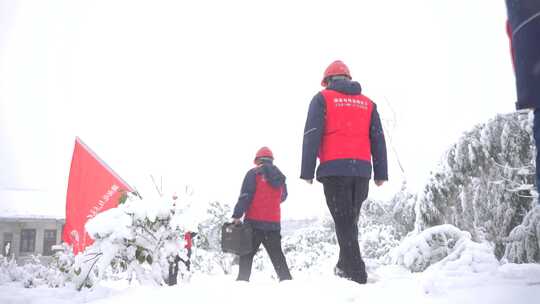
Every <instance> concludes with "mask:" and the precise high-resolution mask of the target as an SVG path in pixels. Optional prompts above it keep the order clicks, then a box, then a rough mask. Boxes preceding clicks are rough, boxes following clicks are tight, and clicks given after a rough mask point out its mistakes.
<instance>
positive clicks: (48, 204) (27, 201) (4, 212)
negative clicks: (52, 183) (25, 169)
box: [0, 188, 65, 219]
mask: <svg viewBox="0 0 540 304" xmlns="http://www.w3.org/2000/svg"><path fill="white" fill-rule="evenodd" d="M0 218H14V219H22V218H25V219H28V218H30V219H63V218H65V203H58V202H52V200H51V196H50V194H49V193H48V192H47V191H43V190H36V189H14V188H8V189H5V188H4V189H0Z"/></svg>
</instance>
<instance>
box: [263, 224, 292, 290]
mask: <svg viewBox="0 0 540 304" xmlns="http://www.w3.org/2000/svg"><path fill="white" fill-rule="evenodd" d="M262 243H263V246H264V248H265V249H266V252H268V255H269V256H270V261H272V265H273V266H274V269H275V270H276V274H277V276H278V278H279V280H280V281H284V280H292V277H291V273H290V271H289V266H287V260H285V255H284V254H283V250H282V249H281V234H280V232H279V231H264V238H263V241H262Z"/></svg>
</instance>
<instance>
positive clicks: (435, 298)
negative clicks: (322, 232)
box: [0, 264, 540, 304]
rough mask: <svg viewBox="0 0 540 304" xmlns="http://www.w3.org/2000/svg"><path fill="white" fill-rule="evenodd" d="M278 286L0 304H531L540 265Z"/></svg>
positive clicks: (231, 284)
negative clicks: (355, 281)
mask: <svg viewBox="0 0 540 304" xmlns="http://www.w3.org/2000/svg"><path fill="white" fill-rule="evenodd" d="M293 275H294V278H295V279H294V280H293V281H289V282H282V283H278V282H276V281H274V280H273V279H271V278H270V277H268V275H267V274H263V273H258V272H257V271H256V270H254V273H253V276H252V279H251V282H249V283H245V282H236V281H234V276H232V275H230V276H226V275H214V276H209V275H197V274H194V275H193V277H192V278H191V280H190V282H182V283H180V284H179V285H177V286H173V287H169V286H164V287H156V286H141V285H138V284H133V285H131V286H130V285H129V284H127V282H122V281H116V282H112V281H103V282H101V283H100V284H99V286H96V287H95V288H94V289H93V290H83V291H81V292H77V291H75V290H74V289H73V288H71V287H64V288H57V289H53V288H46V287H37V288H33V289H27V288H24V287H23V286H22V283H8V284H5V285H2V286H0V303H2V304H19V303H21V304H22V303H24V304H26V303H32V304H37V303H44V304H45V303H46V304H63V303H96V304H97V303H100V304H108V303H111V304H112V303H115V304H117V303H130V304H131V303H227V302H229V303H236V304H242V303H250V304H251V303H261V304H264V303H310V304H316V303H324V304H328V303H400V304H402V303H437V304H442V303H463V304H464V303H490V304H494V303H531V304H533V303H534V304H537V303H539V301H540V265H538V264H522V265H517V264H506V265H503V266H500V267H498V268H497V269H496V270H495V271H493V272H489V273H487V272H486V273H480V274H478V273H467V272H456V273H453V274H450V273H448V272H440V273H434V272H427V271H426V272H424V273H414V274H413V273H410V272H409V271H408V270H406V269H404V268H401V267H399V266H382V267H380V268H378V269H376V270H375V272H374V275H373V276H374V277H375V276H377V277H378V278H379V279H378V281H377V282H375V283H371V284H367V285H358V284H356V283H353V282H350V281H347V280H344V279H339V278H337V277H334V276H332V275H331V274H330V273H323V274H321V275H320V276H314V275H313V273H310V274H303V273H297V274H294V273H293Z"/></svg>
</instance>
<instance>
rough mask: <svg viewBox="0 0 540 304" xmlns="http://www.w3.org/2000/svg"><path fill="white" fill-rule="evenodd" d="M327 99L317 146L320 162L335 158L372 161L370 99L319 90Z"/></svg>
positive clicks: (371, 110) (371, 106) (371, 107)
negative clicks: (319, 144) (323, 126)
mask: <svg viewBox="0 0 540 304" xmlns="http://www.w3.org/2000/svg"><path fill="white" fill-rule="evenodd" d="M321 93H322V95H323V96H324V100H325V103H326V121H325V129H324V133H323V136H322V140H321V147H320V149H319V160H320V162H321V163H324V162H327V161H331V160H336V159H359V160H365V161H371V145H370V139H369V128H370V126H371V113H372V112H373V102H372V101H371V100H370V99H369V98H367V97H366V96H364V95H362V94H359V95H346V94H342V93H340V92H337V91H334V90H323V91H321Z"/></svg>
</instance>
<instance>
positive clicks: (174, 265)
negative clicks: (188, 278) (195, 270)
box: [167, 248, 191, 286]
mask: <svg viewBox="0 0 540 304" xmlns="http://www.w3.org/2000/svg"><path fill="white" fill-rule="evenodd" d="M180 261H181V262H182V263H184V265H186V269H187V271H190V268H191V248H188V249H187V260H185V261H184V259H182V258H181V257H180V256H178V255H177V256H176V257H174V261H172V262H169V280H168V282H167V284H169V285H170V286H172V285H176V284H177V283H178V279H177V278H178V262H180Z"/></svg>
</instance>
